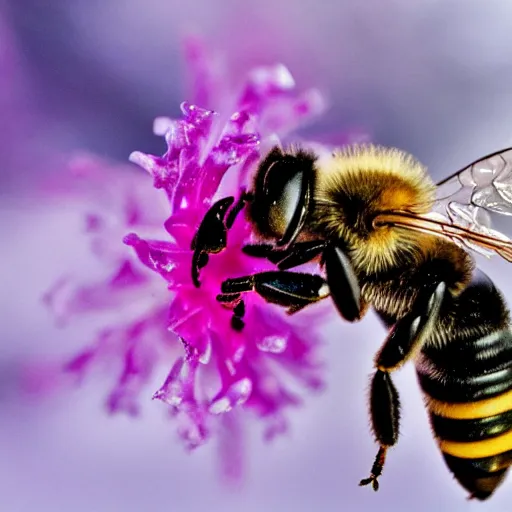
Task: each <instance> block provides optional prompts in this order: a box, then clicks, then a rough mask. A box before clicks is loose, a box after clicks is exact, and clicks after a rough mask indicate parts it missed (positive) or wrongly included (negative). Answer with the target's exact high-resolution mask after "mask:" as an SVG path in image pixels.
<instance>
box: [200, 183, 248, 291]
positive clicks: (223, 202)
mask: <svg viewBox="0 0 512 512" xmlns="http://www.w3.org/2000/svg"><path fill="white" fill-rule="evenodd" d="M249 200H250V195H249V194H247V193H245V192H243V193H242V194H241V196H240V198H239V199H238V201H237V202H236V203H235V198H234V197H224V198H223V199H220V200H219V201H217V202H216V203H215V204H214V205H213V206H212V207H211V208H210V209H209V210H208V211H207V212H206V215H205V216H204V217H203V220H202V221H201V224H200V225H199V228H198V229H197V231H196V234H195V236H194V238H193V240H192V244H191V249H192V250H193V251H194V254H193V255H192V282H193V283H194V285H195V286H196V287H197V288H199V286H200V285H201V283H200V281H199V271H200V270H201V269H202V268H203V267H205V266H206V265H207V263H208V259H209V255H210V254H217V253H219V252H221V251H222V250H223V249H225V248H226V245H227V235H228V230H229V229H231V227H232V226H233V223H234V222H235V219H236V217H237V215H238V214H239V213H240V212H241V211H242V210H243V207H244V205H245V203H246V202H247V201H249ZM233 203H235V204H234V205H233Z"/></svg>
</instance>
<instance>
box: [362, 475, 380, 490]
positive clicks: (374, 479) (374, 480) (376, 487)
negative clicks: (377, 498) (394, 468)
mask: <svg viewBox="0 0 512 512" xmlns="http://www.w3.org/2000/svg"><path fill="white" fill-rule="evenodd" d="M377 479H378V477H377V476H376V475H371V476H370V477H369V478H363V480H361V481H360V482H359V485H360V486H364V485H369V484H372V488H373V490H374V491H378V490H379V481H378V480H377Z"/></svg>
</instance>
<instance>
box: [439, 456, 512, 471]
mask: <svg viewBox="0 0 512 512" xmlns="http://www.w3.org/2000/svg"><path fill="white" fill-rule="evenodd" d="M442 453H443V457H444V460H445V461H446V464H448V467H449V468H450V469H451V470H452V471H453V472H454V473H473V474H474V475H475V476H476V477H484V476H486V475H488V474H489V473H493V472H494V471H493V469H495V468H496V467H502V468H503V467H504V466H507V467H508V466H510V465H512V450H509V451H508V452H503V453H500V454H498V455H492V456H491V457H483V458H480V459H462V458H460V457H455V456H454V455H450V454H448V453H444V452H442ZM504 469H506V468H504Z"/></svg>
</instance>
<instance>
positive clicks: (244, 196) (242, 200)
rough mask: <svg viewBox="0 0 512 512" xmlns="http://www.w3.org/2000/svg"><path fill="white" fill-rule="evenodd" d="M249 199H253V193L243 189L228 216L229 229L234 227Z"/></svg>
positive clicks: (227, 225)
mask: <svg viewBox="0 0 512 512" xmlns="http://www.w3.org/2000/svg"><path fill="white" fill-rule="evenodd" d="M249 201H252V194H251V193H249V192H245V190H243V191H242V193H241V194H240V197H239V198H238V201H237V202H236V203H235V204H234V205H233V208H231V210H230V211H229V214H228V216H227V218H226V227H227V228H228V229H231V228H232V227H233V224H234V223H235V220H236V218H237V217H238V214H239V213H240V212H241V211H242V210H243V209H244V207H245V204H246V203H247V202H249Z"/></svg>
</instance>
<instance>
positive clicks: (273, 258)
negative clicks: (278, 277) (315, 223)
mask: <svg viewBox="0 0 512 512" xmlns="http://www.w3.org/2000/svg"><path fill="white" fill-rule="evenodd" d="M326 247H327V244H326V242H324V241H320V240H313V241H309V242H297V243H296V244H293V245H292V246H290V247H289V248H288V249H279V248H277V247H275V246H273V245H271V244H249V245H246V246H244V247H243V248H242V251H243V252H244V253H245V254H247V255H248V256H253V257H255V258H265V259H267V260H269V261H270V262H272V263H274V264H277V266H278V268H279V270H288V269H290V268H293V267H298V266H299V265H303V264H304V263H307V262H309V261H311V260H313V259H315V258H316V257H317V256H319V255H320V254H322V252H323V251H324V250H325V248H326Z"/></svg>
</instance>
